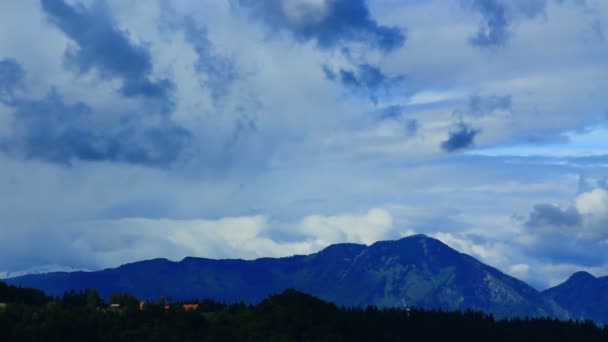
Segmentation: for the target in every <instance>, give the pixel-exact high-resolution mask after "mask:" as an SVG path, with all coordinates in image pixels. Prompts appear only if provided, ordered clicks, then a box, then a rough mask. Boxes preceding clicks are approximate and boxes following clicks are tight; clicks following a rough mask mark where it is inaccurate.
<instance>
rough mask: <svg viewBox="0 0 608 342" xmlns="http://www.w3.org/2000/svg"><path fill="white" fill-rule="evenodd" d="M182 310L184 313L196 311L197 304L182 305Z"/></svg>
mask: <svg viewBox="0 0 608 342" xmlns="http://www.w3.org/2000/svg"><path fill="white" fill-rule="evenodd" d="M182 309H184V311H190V310H196V309H198V304H182Z"/></svg>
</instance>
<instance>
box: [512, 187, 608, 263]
mask: <svg viewBox="0 0 608 342" xmlns="http://www.w3.org/2000/svg"><path fill="white" fill-rule="evenodd" d="M518 240H519V241H520V243H522V244H523V245H524V246H525V247H526V249H527V253H530V254H531V255H534V256H536V257H538V258H542V259H546V260H550V261H551V262H553V263H566V264H573V265H582V266H587V267H589V266H592V267H598V266H603V265H606V264H608V257H606V254H605V252H604V251H605V248H606V243H607V242H608V190H606V189H602V188H596V189H593V190H591V191H588V192H583V193H580V194H579V195H578V196H576V198H575V199H574V201H573V203H572V204H571V205H569V206H567V207H565V208H562V207H559V206H556V205H552V204H539V205H536V206H535V207H534V209H533V211H532V212H531V213H530V216H529V218H528V219H527V221H526V222H525V224H524V235H522V236H520V237H519V239H518Z"/></svg>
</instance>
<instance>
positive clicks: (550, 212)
mask: <svg viewBox="0 0 608 342" xmlns="http://www.w3.org/2000/svg"><path fill="white" fill-rule="evenodd" d="M582 222H583V218H582V216H581V214H580V213H579V212H578V210H576V208H575V207H572V206H571V207H568V208H567V209H562V208H560V207H558V206H555V205H552V204H537V205H535V206H534V210H533V211H532V213H530V217H529V218H528V221H527V222H526V224H525V225H526V227H528V228H533V229H534V228H546V227H550V228H551V229H560V228H564V227H576V226H578V225H581V224H582Z"/></svg>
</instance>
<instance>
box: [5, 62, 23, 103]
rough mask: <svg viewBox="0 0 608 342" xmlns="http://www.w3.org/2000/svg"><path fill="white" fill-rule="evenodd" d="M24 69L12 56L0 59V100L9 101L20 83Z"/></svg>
mask: <svg viewBox="0 0 608 342" xmlns="http://www.w3.org/2000/svg"><path fill="white" fill-rule="evenodd" d="M24 77H25V71H24V70H23V67H21V64H19V63H18V62H17V61H16V60H14V59H12V58H8V59H0V101H1V102H10V101H12V99H13V97H14V91H15V89H16V88H18V87H19V86H20V85H21V82H22V81H23V78H24Z"/></svg>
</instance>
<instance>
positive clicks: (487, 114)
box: [0, 0, 608, 289]
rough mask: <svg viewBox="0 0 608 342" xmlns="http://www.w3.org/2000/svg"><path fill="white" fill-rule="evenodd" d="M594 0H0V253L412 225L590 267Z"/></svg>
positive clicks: (26, 258)
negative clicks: (135, 0) (0, 237)
mask: <svg viewBox="0 0 608 342" xmlns="http://www.w3.org/2000/svg"><path fill="white" fill-rule="evenodd" d="M607 29H608V3H607V2H605V1H603V0H559V1H558V0H453V1H444V0H441V1H440V0H435V1H417V0H408V1H401V0H368V1H365V0H266V1H254V0H204V1H196V2H195V1H163V0H151V1H137V2H125V1H118V0H116V1H115V0H107V1H101V0H41V1H34V0H26V1H16V0H15V1H2V2H1V3H0V32H2V34H1V35H0V189H2V193H3V196H0V234H1V235H2V239H0V275H2V274H4V275H10V274H17V273H18V272H28V271H37V270H49V269H88V270H95V269H101V268H105V267H114V266H117V265H120V264H122V263H126V262H132V261H136V260H141V259H149V258H155V257H166V258H169V259H172V260H180V259H182V258H184V257H186V256H201V257H214V258H246V259H251V258H256V257H261V256H285V255H291V254H305V253H312V252H315V251H318V250H319V249H321V248H323V247H325V246H327V245H329V244H332V243H338V242H357V243H365V244H370V243H373V242H374V241H378V240H384V239H396V238H399V237H402V236H406V235H410V234H414V233H424V234H428V235H430V236H434V237H437V238H439V239H440V240H442V241H444V242H445V243H447V244H449V245H450V246H452V247H454V248H457V249H459V250H461V251H463V252H466V253H469V254H471V255H473V256H475V257H476V258H478V259H480V260H482V261H484V262H487V263H489V264H492V265H494V266H496V267H498V268H499V269H501V270H502V271H504V272H506V273H508V274H511V275H514V276H517V277H519V278H521V279H523V280H526V281H528V282H530V283H531V284H533V285H534V286H536V287H537V288H540V289H542V288H545V287H547V286H550V285H554V284H556V283H558V282H561V281H563V280H564V279H565V278H567V277H568V276H569V275H570V274H571V273H572V272H574V271H578V270H583V269H584V270H588V271H590V272H591V273H593V274H595V275H598V276H599V275H607V274H608V253H606V252H605V251H606V248H607V247H608V190H607V189H608V181H607V177H608V172H607V171H608V97H607V96H606V95H605V90H606V89H608V41H607V39H608V37H607V36H606V34H607V33H606V30H607Z"/></svg>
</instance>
